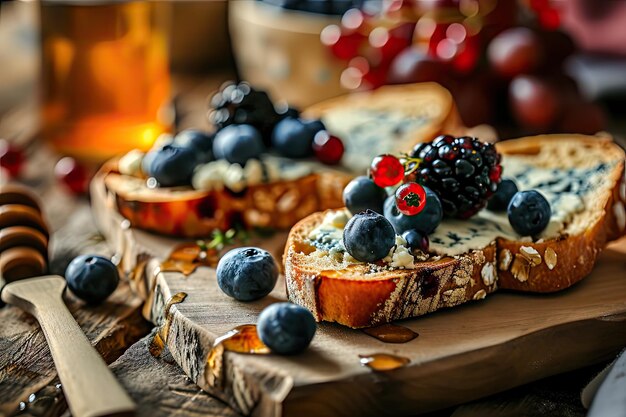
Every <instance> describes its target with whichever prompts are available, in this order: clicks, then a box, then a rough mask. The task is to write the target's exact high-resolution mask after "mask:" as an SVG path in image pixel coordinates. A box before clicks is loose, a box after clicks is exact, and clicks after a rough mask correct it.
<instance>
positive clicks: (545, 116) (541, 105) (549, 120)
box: [509, 75, 561, 131]
mask: <svg viewBox="0 0 626 417" xmlns="http://www.w3.org/2000/svg"><path fill="white" fill-rule="evenodd" d="M509 100H510V103H511V110H512V113H513V115H514V116H515V118H516V119H517V121H518V123H519V124H520V125H521V126H523V127H526V128H530V129H532V130H543V131H545V130H546V129H548V128H549V127H550V126H552V125H553V124H554V123H555V122H556V120H557V118H558V116H559V113H560V107H561V103H560V102H559V97H558V93H557V91H556V89H555V88H554V87H553V86H552V85H550V84H549V83H548V82H546V81H545V80H543V79H540V78H537V77H534V76H530V75H521V76H518V77H516V78H514V79H513V81H511V84H510V85H509Z"/></svg>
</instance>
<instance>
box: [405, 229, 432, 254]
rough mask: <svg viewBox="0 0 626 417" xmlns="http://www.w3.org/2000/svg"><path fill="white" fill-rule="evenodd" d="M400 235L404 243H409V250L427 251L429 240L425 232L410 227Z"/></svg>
mask: <svg viewBox="0 0 626 417" xmlns="http://www.w3.org/2000/svg"><path fill="white" fill-rule="evenodd" d="M402 237H403V238H404V240H406V243H407V244H408V245H409V248H410V249H411V250H416V249H418V250H421V251H422V252H424V253H427V252H428V246H429V242H428V236H426V235H425V234H423V233H421V232H419V231H417V230H415V229H411V230H407V231H406V232H404V233H402Z"/></svg>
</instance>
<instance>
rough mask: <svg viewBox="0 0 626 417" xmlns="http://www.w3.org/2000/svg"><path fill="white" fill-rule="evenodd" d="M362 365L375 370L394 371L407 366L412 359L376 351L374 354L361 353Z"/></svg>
mask: <svg viewBox="0 0 626 417" xmlns="http://www.w3.org/2000/svg"><path fill="white" fill-rule="evenodd" d="M359 358H360V362H361V365H363V366H367V367H368V368H370V369H373V370H374V371H383V372H384V371H393V370H394V369H398V368H402V367H404V366H407V365H408V364H409V363H410V362H411V360H410V359H409V358H405V357H403V356H396V355H392V354H389V353H374V354H372V355H359Z"/></svg>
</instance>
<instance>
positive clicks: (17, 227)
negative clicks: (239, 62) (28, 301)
mask: <svg viewBox="0 0 626 417" xmlns="http://www.w3.org/2000/svg"><path fill="white" fill-rule="evenodd" d="M48 239H49V232H48V226H47V224H46V222H45V220H44V219H43V216H42V214H41V206H40V204H39V200H38V198H37V196H36V195H35V194H34V193H33V192H32V191H31V190H30V189H28V188H26V187H23V186H20V185H16V184H8V185H2V187H1V188H0V274H1V276H2V280H1V282H0V287H2V286H3V285H4V284H5V283H8V282H12V281H16V280H19V279H24V278H29V277H34V276H39V275H43V274H45V273H46V271H47V269H48Z"/></svg>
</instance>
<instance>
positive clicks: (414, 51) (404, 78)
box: [387, 47, 446, 84]
mask: <svg viewBox="0 0 626 417" xmlns="http://www.w3.org/2000/svg"><path fill="white" fill-rule="evenodd" d="M445 73H446V71H445V65H444V64H443V63H442V62H440V61H438V60H437V59H436V58H433V57H431V56H429V55H428V54H426V53H425V52H422V51H420V50H419V49H418V48H416V47H410V48H406V49H405V50H404V51H402V52H400V54H398V56H396V58H395V59H394V60H393V61H392V62H391V67H390V68H389V73H388V74H387V80H388V82H389V83H390V84H404V83H417V82H424V81H441V79H442V77H444V76H445Z"/></svg>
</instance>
